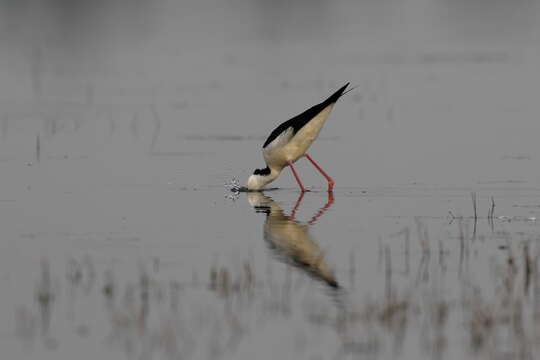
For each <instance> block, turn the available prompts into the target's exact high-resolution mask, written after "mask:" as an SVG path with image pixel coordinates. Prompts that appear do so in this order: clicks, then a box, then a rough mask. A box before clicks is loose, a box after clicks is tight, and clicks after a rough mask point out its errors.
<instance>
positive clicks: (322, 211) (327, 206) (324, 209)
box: [308, 191, 334, 225]
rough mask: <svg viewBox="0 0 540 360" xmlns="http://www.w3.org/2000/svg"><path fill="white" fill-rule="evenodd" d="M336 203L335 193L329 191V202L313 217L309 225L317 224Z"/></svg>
mask: <svg viewBox="0 0 540 360" xmlns="http://www.w3.org/2000/svg"><path fill="white" fill-rule="evenodd" d="M333 203H334V193H333V192H332V191H328V200H327V201H326V204H325V205H324V206H323V207H322V208H320V209H319V211H317V213H316V214H315V215H313V216H312V217H311V219H310V220H309V221H308V224H309V225H313V224H315V222H316V221H317V220H318V219H319V218H320V217H321V216H322V215H323V214H324V213H325V212H326V211H327V210H328V209H330V207H331V206H332V204H333Z"/></svg>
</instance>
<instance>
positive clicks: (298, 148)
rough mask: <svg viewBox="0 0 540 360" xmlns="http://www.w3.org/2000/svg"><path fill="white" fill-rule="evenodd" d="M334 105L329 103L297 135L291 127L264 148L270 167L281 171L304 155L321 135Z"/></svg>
mask: <svg viewBox="0 0 540 360" xmlns="http://www.w3.org/2000/svg"><path fill="white" fill-rule="evenodd" d="M333 107H334V104H331V105H328V106H327V107H326V108H325V109H324V110H323V111H321V112H320V113H319V114H318V115H317V116H315V117H314V118H313V119H312V120H311V121H310V122H308V123H307V124H306V125H305V126H304V127H302V129H300V131H298V132H297V133H296V134H295V135H293V131H292V130H293V129H292V128H289V129H288V130H286V131H284V132H283V133H281V135H279V136H278V137H277V138H276V139H275V140H274V141H272V142H271V143H270V144H268V146H267V147H266V148H264V149H263V157H264V161H265V162H266V164H267V165H268V167H269V168H270V169H271V170H275V171H277V172H281V170H283V168H284V167H286V166H287V165H289V164H290V163H295V162H296V161H297V160H298V159H300V158H301V157H302V156H304V155H305V154H306V151H307V150H308V149H309V147H310V146H311V144H313V142H314V141H315V139H317V137H318V136H319V133H320V132H321V129H322V127H323V125H324V123H325V122H326V119H328V115H330V112H331V111H332V108H333Z"/></svg>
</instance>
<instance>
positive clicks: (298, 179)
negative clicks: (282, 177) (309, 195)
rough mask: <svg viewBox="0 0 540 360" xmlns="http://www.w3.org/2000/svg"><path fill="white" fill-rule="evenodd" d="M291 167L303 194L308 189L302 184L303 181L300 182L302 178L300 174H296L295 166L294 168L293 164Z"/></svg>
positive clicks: (290, 164)
mask: <svg viewBox="0 0 540 360" xmlns="http://www.w3.org/2000/svg"><path fill="white" fill-rule="evenodd" d="M289 167H290V168H291V170H292V173H293V175H294V178H295V179H296V182H297V183H298V185H299V186H300V190H302V192H306V188H305V187H304V184H302V181H301V180H300V177H298V174H297V173H296V170H295V169H294V166H293V164H292V162H290V163H289Z"/></svg>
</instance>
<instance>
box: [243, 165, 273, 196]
mask: <svg viewBox="0 0 540 360" xmlns="http://www.w3.org/2000/svg"><path fill="white" fill-rule="evenodd" d="M278 175H279V172H278V171H275V170H271V169H270V168H269V167H268V166H267V167H266V168H264V169H255V171H254V172H253V174H252V175H251V176H250V177H249V178H248V180H247V182H246V188H247V189H248V190H255V191H256V190H262V189H263V188H264V187H265V186H266V185H267V184H269V183H271V182H272V181H274V180H275V179H276V178H277V177H278Z"/></svg>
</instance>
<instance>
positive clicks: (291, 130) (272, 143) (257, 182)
mask: <svg viewBox="0 0 540 360" xmlns="http://www.w3.org/2000/svg"><path fill="white" fill-rule="evenodd" d="M347 86H349V83H347V84H346V85H345V86H343V87H341V88H340V89H339V90H338V91H336V92H335V93H333V94H332V95H331V96H330V97H329V98H328V99H326V100H324V101H323V102H322V103H320V104H317V105H315V106H313V107H311V108H309V109H307V110H306V111H304V112H303V113H301V114H300V115H297V116H295V117H293V118H292V119H290V120H287V121H285V122H284V123H282V124H280V125H279V126H278V127H277V128H275V129H274V131H272V133H271V134H270V136H269V137H268V139H266V141H265V142H264V145H263V150H262V153H263V157H264V161H265V162H266V168H264V169H256V170H255V172H253V175H251V176H250V177H249V179H248V181H247V183H246V188H247V190H262V189H263V188H264V187H265V186H266V185H267V184H269V183H271V182H272V181H274V180H275V179H277V177H278V176H279V174H280V173H281V171H282V170H283V169H284V168H285V167H287V166H289V167H290V168H291V171H292V173H293V175H294V178H295V179H296V182H297V183H298V185H299V186H300V189H301V190H302V192H305V191H306V189H305V187H304V185H303V184H302V181H301V180H300V177H298V173H297V172H296V170H295V169H294V166H293V163H295V162H296V161H297V160H298V159H300V158H301V157H303V156H305V157H306V158H307V159H308V160H309V161H310V162H311V163H312V164H313V166H315V168H316V169H317V170H318V171H319V172H320V173H321V174H322V175H323V176H324V177H325V178H326V180H328V191H332V189H333V187H334V180H332V178H331V177H330V176H329V175H328V174H327V173H326V172H325V171H324V170H323V169H322V168H321V167H320V166H319V165H318V164H317V163H316V162H315V160H313V158H312V157H311V156H309V154H308V153H307V152H306V151H307V150H308V148H309V147H310V146H311V144H312V143H313V141H315V139H317V136H318V135H319V132H320V131H321V129H322V127H323V125H324V123H325V121H326V119H327V118H328V115H330V112H331V111H332V108H333V107H334V105H335V104H336V102H337V101H338V100H339V98H340V97H341V96H343V95H344V94H345V93H347V92H348V91H347V92H345V89H346V88H347ZM351 90H352V89H351ZM351 90H349V91H351Z"/></svg>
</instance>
